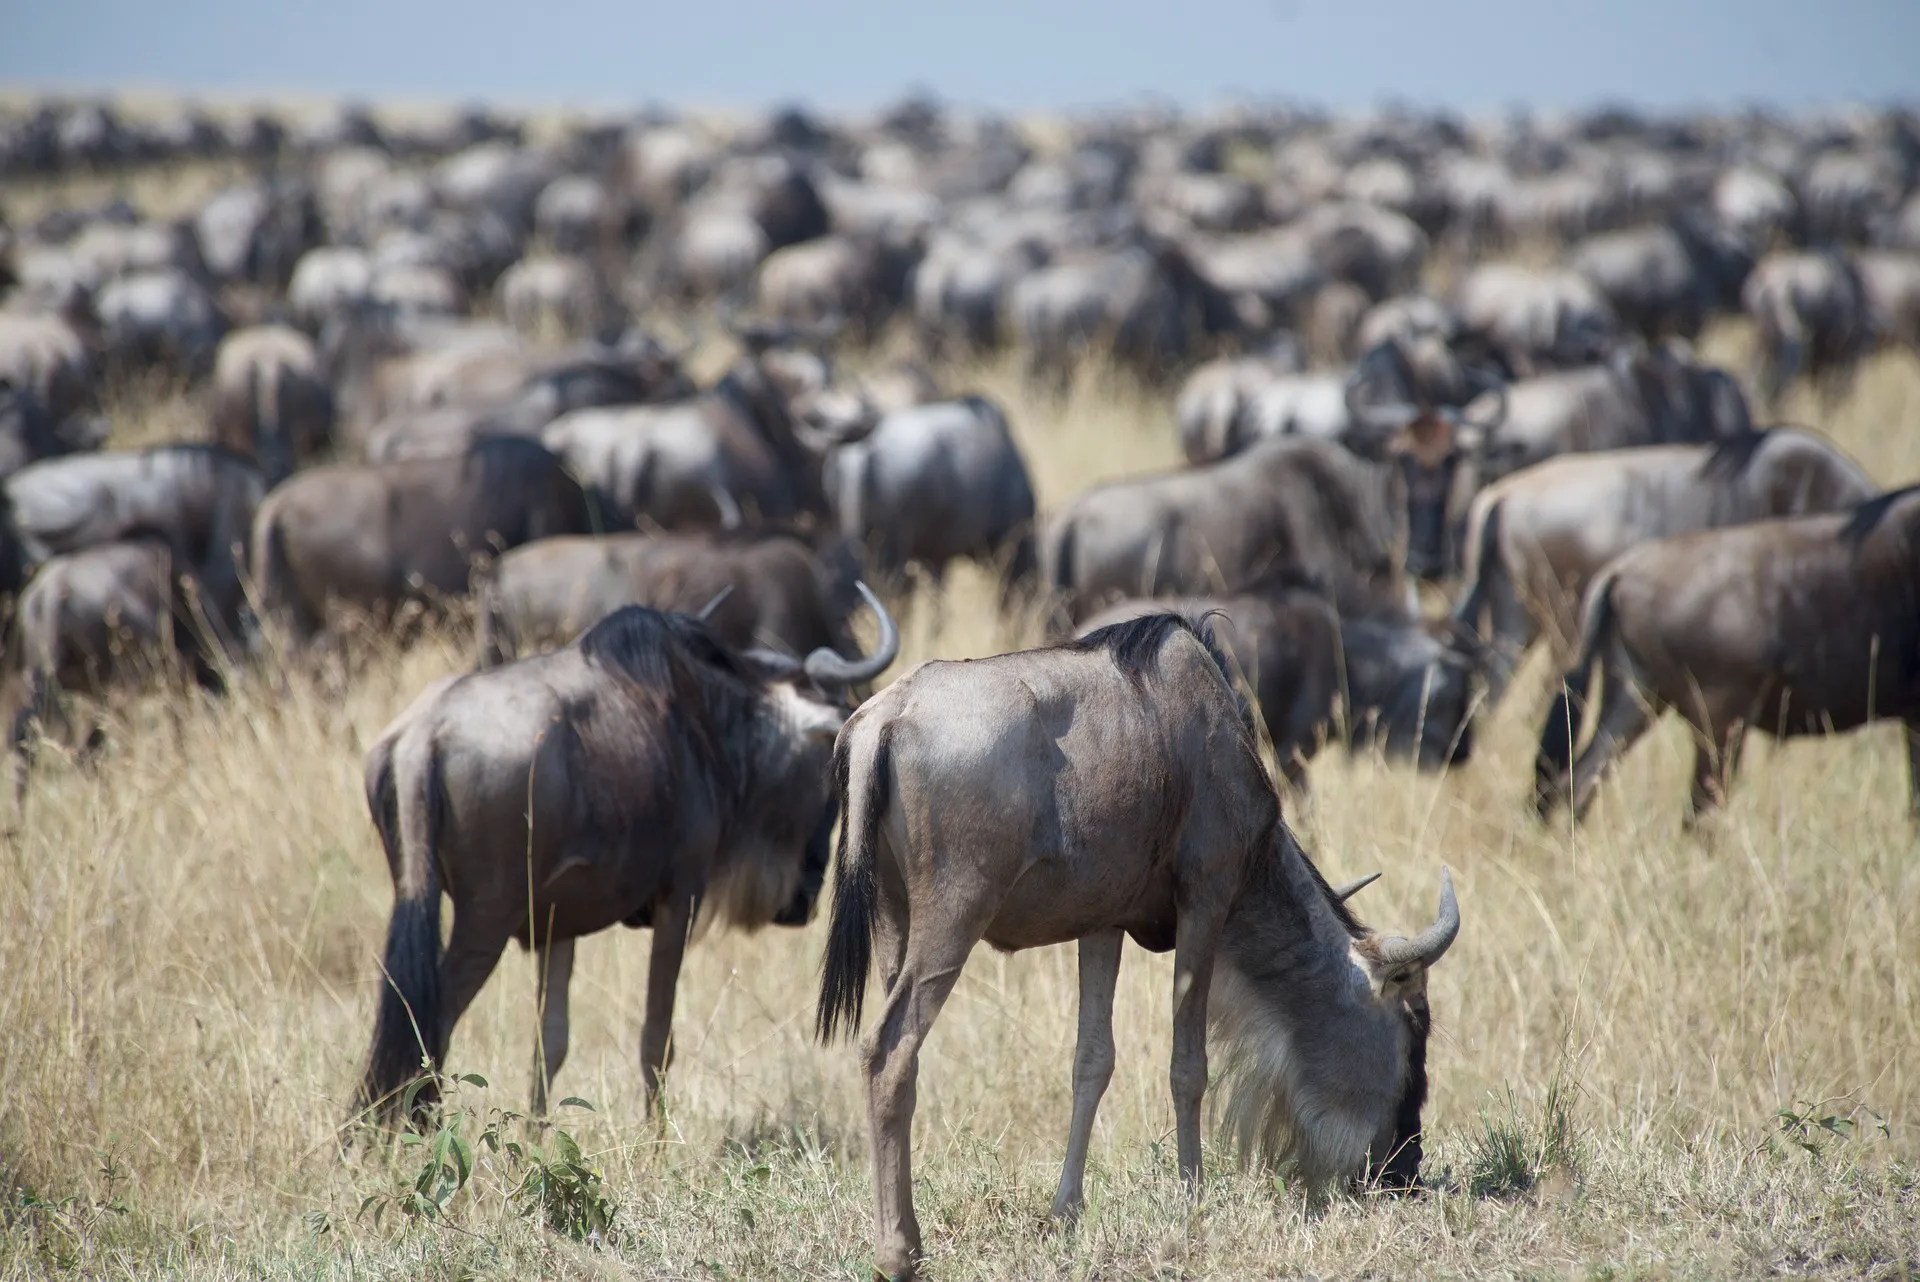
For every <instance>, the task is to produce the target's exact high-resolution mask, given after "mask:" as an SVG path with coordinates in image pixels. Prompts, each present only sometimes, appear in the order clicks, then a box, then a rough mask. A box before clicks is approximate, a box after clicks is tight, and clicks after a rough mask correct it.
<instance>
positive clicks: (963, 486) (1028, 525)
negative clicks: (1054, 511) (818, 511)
mask: <svg viewBox="0 0 1920 1282" xmlns="http://www.w3.org/2000/svg"><path fill="white" fill-rule="evenodd" d="M822 483H823V485H824V487H825V489H826V497H827V503H828V505H829V507H830V508H831V509H832V511H833V515H834V519H835V521H836V522H837V524H838V526H839V529H840V532H841V534H843V535H844V536H846V537H847V538H850V539H855V540H859V541H861V542H863V543H864V544H865V545H866V548H867V551H868V555H869V561H870V564H871V567H872V568H873V569H875V570H877V571H879V572H881V573H884V574H889V575H891V574H897V573H898V572H900V571H902V570H904V569H906V568H907V567H908V566H910V565H917V566H919V567H921V568H922V569H923V570H925V571H926V573H927V574H928V575H929V577H930V578H931V579H932V580H933V582H934V583H935V584H936V585H937V584H938V583H940V581H941V579H942V576H943V575H944V573H945V570H946V567H947V563H948V562H949V561H954V560H959V559H962V558H971V559H972V560H975V561H979V562H982V563H991V562H993V561H995V560H1000V561H1002V562H1003V564H1002V567H1001V568H1002V570H1003V571H1004V576H1003V581H1004V583H1005V585H1006V591H1007V592H1009V593H1010V592H1011V591H1012V590H1014V589H1015V588H1016V587H1020V586H1022V585H1024V584H1026V583H1027V582H1028V581H1030V580H1031V579H1032V577H1033V571H1034V565H1033V516H1034V501H1033V482H1032V480H1031V479H1030V478H1029V477H1028V475H1027V465H1026V461H1025V460H1024V459H1022V458H1021V456H1020V447H1019V446H1018V445H1017V444H1016V443H1015V442H1014V439H1013V431H1012V429H1011V428H1009V427H1008V426H1007V417H1006V415H1005V414H1004V413H1002V412H1001V410H1000V407H999V406H998V405H995V404H994V403H993V402H992V401H989V400H987V399H985V398H984V397H980V396H963V397H961V398H959V399H958V400H952V401H945V402H941V403H938V404H933V405H916V406H913V407H911V408H909V409H904V410H896V411H894V412H893V413H891V414H887V415H883V416H882V417H881V419H880V421H879V422H878V423H877V424H875V425H874V427H873V429H872V430H871V431H869V432H867V433H866V434H865V435H863V436H861V437H860V438H859V439H858V440H853V441H849V442H847V443H846V444H844V445H840V446H838V447H837V448H835V449H834V450H832V451H831V452H830V453H829V454H828V455H827V459H826V464H825V471H824V473H823V477H822ZM1003 595H1005V593H1003Z"/></svg>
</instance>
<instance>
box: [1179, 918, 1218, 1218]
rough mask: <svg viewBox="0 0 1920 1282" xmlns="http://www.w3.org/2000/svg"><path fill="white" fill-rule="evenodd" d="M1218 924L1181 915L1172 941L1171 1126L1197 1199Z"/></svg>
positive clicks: (1185, 1178)
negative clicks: (1208, 1025) (1208, 1001)
mask: <svg viewBox="0 0 1920 1282" xmlns="http://www.w3.org/2000/svg"><path fill="white" fill-rule="evenodd" d="M1219 942H1220V922H1219V921H1217V920H1215V919H1214V918H1213V916H1212V915H1211V914H1208V915H1204V916H1203V915H1202V914H1200V913H1197V912H1187V913H1182V914H1181V916H1180V924H1179V926H1178V927H1177V928H1176V930H1175V932H1174V943H1173V1062H1172V1064H1171V1066H1170V1067H1169V1068H1168V1070H1167V1084H1168V1086H1169V1087H1171V1088H1172V1092H1173V1126H1174V1134H1175V1137H1176V1140H1177V1145H1178V1148H1179V1153H1180V1178H1181V1180H1182V1181H1184V1182H1185V1184H1186V1186H1187V1192H1188V1195H1189V1196H1192V1197H1198V1196H1199V1195H1200V1097H1201V1096H1202V1095H1204V1094H1205V1093H1206V1089H1207V993H1208V990H1209V989H1210V988H1211V987H1212V985H1213V955H1214V951H1215V949H1216V948H1217V947H1218V946H1219Z"/></svg>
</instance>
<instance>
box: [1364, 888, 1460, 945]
mask: <svg viewBox="0 0 1920 1282" xmlns="http://www.w3.org/2000/svg"><path fill="white" fill-rule="evenodd" d="M1459 933H1460V902H1459V900H1457V899H1455V898H1454V897H1453V874H1452V873H1451V872H1449V871H1448V870H1446V869H1445V868H1442V869H1441V870H1440V911H1439V913H1438V914H1437V915H1436V916H1435V917H1434V919H1433V925H1431V926H1429V927H1427V928H1426V929H1425V930H1423V931H1421V932H1420V933H1419V934H1417V935H1415V936H1414V937H1413V938H1412V939H1405V938H1402V937H1400V936H1398V935H1395V936H1393V937H1391V938H1389V939H1383V940H1381V941H1380V944H1379V950H1378V952H1379V957H1380V963H1381V965H1383V966H1411V965H1413V964H1415V963H1418V964H1420V965H1422V966H1431V965H1433V964H1434V963H1435V962H1437V961H1439V960H1440V959H1441V958H1442V957H1443V956H1445V955H1446V951H1447V949H1449V948H1451V947H1452V946H1453V939H1454V936H1456V935H1458V934H1459Z"/></svg>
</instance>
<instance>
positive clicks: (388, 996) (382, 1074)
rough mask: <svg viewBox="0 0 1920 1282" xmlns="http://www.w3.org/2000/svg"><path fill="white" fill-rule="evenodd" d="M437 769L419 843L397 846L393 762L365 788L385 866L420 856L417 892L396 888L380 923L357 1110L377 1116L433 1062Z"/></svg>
mask: <svg viewBox="0 0 1920 1282" xmlns="http://www.w3.org/2000/svg"><path fill="white" fill-rule="evenodd" d="M438 775H439V772H438V770H435V769H431V768H430V769H429V770H428V772H427V779H426V788H427V795H426V798H425V804H426V807H427V814H426V821H427V834H426V836H427V841H426V849H424V850H418V851H406V850H403V849H402V848H401V841H402V830H401V824H400V814H399V804H398V798H397V796H396V795H395V788H394V786H393V771H392V765H391V762H390V761H389V762H388V763H386V764H384V765H382V766H381V767H380V770H379V774H378V775H377V777H376V778H375V779H374V780H373V781H372V786H371V787H370V788H369V789H368V798H367V800H368V803H369V806H370V808H371V809H372V811H373V821H374V826H375V827H376V828H378V829H379V831H380V840H381V842H382V843H383V844H384V845H385V846H386V848H387V860H388V865H389V867H391V868H393V869H395V870H396V875H397V872H398V870H400V869H402V868H403V867H404V866H405V865H404V864H403V862H402V860H403V859H404V858H406V857H407V856H409V855H410V856H412V857H413V858H415V859H418V860H421V861H422V864H423V869H422V872H423V874H424V875H423V876H422V879H421V880H422V885H421V888H420V891H419V893H417V894H414V895H409V896H401V895H400V894H399V893H398V891H397V890H396V893H395V897H394V903H393V916H392V918H391V919H390V920H389V921H388V922H387V947H386V952H385V954H384V955H383V957H382V960H381V982H380V1003H379V1007H378V1009H377V1010H376V1012H375V1014H374V1021H373V1050H372V1051H371V1052H370V1053H369V1055H368V1057H367V1072H366V1076H365V1078H364V1079H363V1080H362V1081H361V1085H360V1093H359V1098H358V1099H357V1100H356V1105H357V1108H358V1109H365V1110H370V1111H371V1113H372V1115H373V1116H375V1117H377V1118H380V1119H381V1120H384V1121H392V1120H395V1119H396V1118H397V1117H398V1114H399V1112H400V1109H401V1105H402V1102H403V1098H404V1096H405V1093H406V1090H407V1087H408V1086H409V1084H411V1083H412V1082H413V1081H415V1080H416V1079H417V1078H419V1077H420V1075H421V1073H422V1072H423V1071H424V1065H427V1064H436V1063H437V1061H438V1059H439V1056H440V1051H441V1048H440V1046H439V1045H438V1044H437V1042H438V1037H439V1030H440V1003H441V993H440V865H439V859H438V857H437V853H436V851H435V850H434V849H433V843H434V834H433V831H432V830H433V828H434V827H436V826H437V818H438V816H437V814H435V811H437V809H438V806H439V796H438V791H439V790H438ZM435 1096H436V1092H435V1091H434V1089H433V1087H432V1085H431V1084H430V1083H429V1084H428V1085H427V1086H425V1087H423V1088H422V1089H421V1090H420V1091H418V1092H417V1093H416V1095H415V1098H414V1117H413V1118H410V1119H407V1120H409V1121H417V1120H418V1119H419V1118H420V1116H421V1115H422V1114H423V1113H424V1111H425V1110H426V1108H427V1107H428V1106H430V1105H431V1104H432V1102H433V1100H434V1098H435Z"/></svg>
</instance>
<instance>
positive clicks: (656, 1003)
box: [360, 593, 899, 1118]
mask: <svg viewBox="0 0 1920 1282" xmlns="http://www.w3.org/2000/svg"><path fill="white" fill-rule="evenodd" d="M865 595H866V597H867V600H868V602H869V603H870V604H871V605H872V607H873V609H874V612H875V614H876V615H877V616H878V618H879V622H880V640H879V643H878V645H877V646H876V648H875V651H874V653H873V654H872V655H870V656H868V657H867V658H864V659H859V660H851V661H850V660H847V659H844V658H842V657H841V656H840V655H839V654H837V653H835V652H834V651H832V650H816V651H814V652H813V653H812V654H810V655H808V656H807V658H806V659H805V661H804V662H803V661H801V660H799V659H791V658H787V657H785V656H782V655H776V654H771V653H768V652H766V651H759V650H746V651H741V650H735V649H733V648H731V647H729V646H727V645H726V644H724V643H723V642H721V641H720V640H719V639H718V638H717V637H715V636H714V634H713V631H712V630H711V629H710V628H708V627H707V625H706V624H705V622H704V621H702V620H700V619H697V618H694V617H691V616H688V615H684V614H663V613H661V612H659V611H655V610H649V609H646V608H644V607H641V606H629V607H626V608H624V609H621V610H618V611H616V612H615V613H613V614H611V615H609V616H607V617H606V618H605V619H602V620H601V621H600V622H599V623H597V624H595V625H594V626H593V627H592V628H591V629H590V630H589V631H588V632H587V633H586V634H585V635H584V636H582V637H581V638H580V640H579V641H578V642H576V643H575V644H573V645H571V646H568V647H567V648H566V649H564V650H557V651H554V652H553V653H551V654H545V655H539V656H536V657H534V658H529V659H522V660H520V661H518V662H516V663H511V664H508V665H506V666H505V667H500V668H494V669H490V670H488V671H486V672H476V673H473V674H472V675H469V676H464V677H447V678H443V679H442V680H440V681H438V682H435V683H434V684H433V685H431V686H429V687H428V688H427V690H426V691H425V692H424V693H423V694H421V696H420V697H419V698H418V699H416V700H415V701H414V703H413V705H412V706H411V707H409V708H408V709H407V710H406V711H405V712H403V713H401V714H400V716H399V717H398V718H396V719H395V721H394V722H393V724H392V725H390V726H388V727H387V729H386V730H385V731H384V732H383V733H382V734H381V736H380V740H379V742H378V743H376V744H375V745H374V748H373V751H372V752H370V753H369V754H368V755H367V768H366V789H367V808H368V810H369V811H370V812H371V814H372V816H373V821H374V826H375V827H376V828H377V829H378V830H379V832H380V840H381V844H382V845H383V846H384V847H385V848H386V853H387V866H388V869H389V870H390V871H391V872H392V874H393V883H394V907H393V917H392V920H391V922H390V923H389V925H388V928H387V946H386V957H385V962H384V972H385V976H386V983H385V984H384V985H383V987H382V991H381V997H380V1005H379V1010H378V1013H377V1015H376V1017H375V1022H374V1033H373V1049H372V1052H371V1054H370V1056H369V1057H368V1064H367V1071H366V1076H365V1078H364V1079H363V1082H362V1085H361V1090H360V1102H361V1103H362V1104H363V1105H366V1106H368V1107H369V1108H371V1109H372V1110H373V1112H374V1113H375V1114H376V1115H378V1116H383V1117H389V1118H390V1117H392V1116H393V1115H394V1114H396V1113H397V1112H398V1111H399V1106H400V1102H401V1101H400V1092H401V1090H402V1088H403V1087H405V1086H406V1084H407V1083H408V1082H409V1081H410V1080H412V1079H413V1078H414V1077H415V1076H416V1075H417V1074H418V1073H419V1070H420V1063H421V1057H422V1055H423V1054H424V1055H425V1056H426V1058H427V1059H428V1060H429V1061H430V1062H432V1063H433V1064H435V1065H437V1064H439V1062H440V1061H441V1059H442V1057H443V1056H444V1055H445V1054H446V1049H447V1040H448V1037H449V1036H450V1035H451V1034H452V1032H453V1027H454V1025H455V1024H456V1023H457V1022H458V1021H459V1019H460V1016H461V1014H462V1013H463V1012H464V1011H465V1010H466V1008H467V1004H468V1003H469V1002H471V1001H472V1000H473V997H474V995H475V994H476V993H478V992H479V991H480V987H481V985H482V984H484V983H485V982H486V978H487V976H488V974H490V973H491V972H492V970H493V968H494V965H495V964H496V962H498V960H499V957H500V953H501V950H502V949H503V948H504V947H505V946H506V943H507V940H508V939H518V940H519V941H520V942H521V944H523V945H527V946H531V947H532V948H534V949H535V952H536V959H537V960H536V965H537V966H538V968H539V973H540V987H541V990H542V992H543V993H544V996H545V1008H544V1010H543V1011H542V1016H541V1029H542V1036H541V1039H540V1045H541V1049H542V1050H543V1051H544V1058H543V1059H537V1060H536V1061H535V1067H534V1075H533V1082H534V1085H533V1095H534V1110H535V1111H536V1112H540V1111H543V1110H544V1106H545V1102H546V1092H547V1086H548V1084H549V1083H550V1082H551V1081H552V1078H553V1076H554V1074H555V1073H557V1072H558V1071H559V1069H560V1065H561V1063H562V1061H564V1060H565V1058H566V1054H567V981H568V978H569V976H570V974H571V971H572V967H573V941H574V940H575V939H576V938H578V937H579V936H581V935H590V934H592V933H594V932H595V931H599V930H605V929H607V928H608V927H609V926H614V925H617V924H622V923H624V924H626V925H629V926H635V927H641V926H651V927H652V928H653V957H652V961H651V964H650V966H649V970H648V976H647V1000H646V1023H645V1026H644V1028H643V1029H642V1031H641V1035H640V1064H641V1071H642V1073H643V1074H644V1077H645V1081H646V1089H647V1094H648V1096H649V1098H653V1097H655V1096H657V1094H658V1092H659V1089H660V1078H661V1075H662V1074H663V1073H664V1072H665V1071H666V1067H667V1060H668V1053H669V1046H670V1043H669V1040H668V1034H669V1031H670V1026H671V1023H672V1019H673V995H674V987H675V985H676V983H677V982H678V979H679V974H680V960H681V956H682V953H683V950H684V949H685V947H686V944H687V941H688V939H689V937H690V935H691V934H692V933H693V932H694V930H695V927H696V923H697V922H698V921H699V920H701V919H702V918H706V917H708V916H713V917H718V918H719V919H721V920H724V921H726V922H727V923H729V924H731V925H735V926H739V927H742V928H745V929H748V930H752V929H756V928H758V927H761V926H764V925H767V924H768V923H769V922H772V923H777V924H781V925H792V926H798V925H804V924H805V923H806V921H807V920H808V918H809V917H811V916H812V913H813V903H814V899H815V897H816V896H817V894H818V892H819V889H820V884H821V881H822V879H823V878H824V876H825V872H826V865H827V835H828V833H829V831H830V830H831V828H832V825H833V820H834V814H835V811H834V796H833V791H832V781H831V777H830V776H829V774H828V772H827V766H828V762H829V759H830V753H831V745H832V742H833V737H834V735H835V734H836V733H837V732H838V731H839V729H840V725H841V723H842V721H844V720H845V717H846V712H845V709H844V706H843V704H842V703H841V702H840V700H839V699H838V698H836V697H835V696H837V695H838V694H839V693H840V692H841V691H844V690H845V689H846V688H847V687H849V686H853V685H858V684H860V683H863V682H866V681H871V680H872V679H873V678H875V677H877V676H878V675H879V674H880V673H881V672H882V671H883V670H884V669H885V668H886V667H887V665H888V664H890V663H892V662H893V660H894V658H895V656H896V655H897V654H898V652H899V634H898V632H897V631H896V630H895V628H894V625H893V621H892V620H891V619H890V618H888V617H887V613H886V611H885V609H884V608H883V607H882V606H881V605H880V603H879V601H878V599H876V598H874V597H873V596H872V595H871V594H870V593H865ZM443 890H444V891H445V893H446V894H447V895H448V897H449V898H450V899H451V900H452V901H453V930H452V936H451V938H450V939H449V941H448V943H447V946H446V950H445V952H444V954H443V953H442V950H441V945H440V896H441V893H442V891H443ZM425 1097H430V1094H429V1093H427V1092H423V1098H425Z"/></svg>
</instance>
